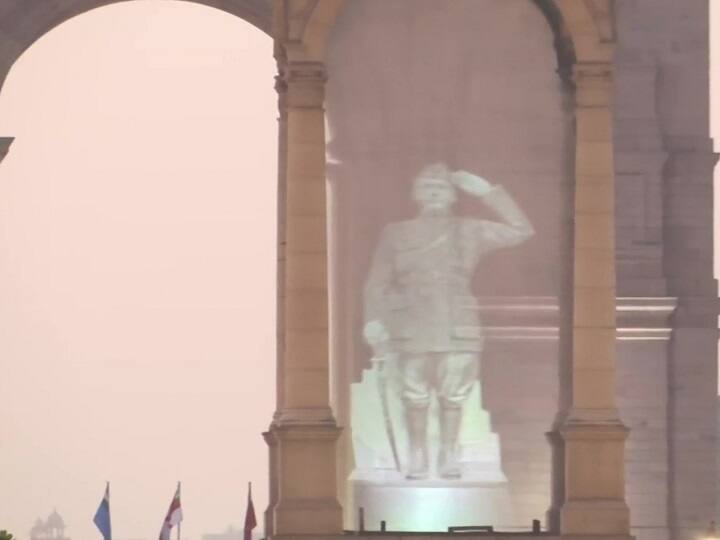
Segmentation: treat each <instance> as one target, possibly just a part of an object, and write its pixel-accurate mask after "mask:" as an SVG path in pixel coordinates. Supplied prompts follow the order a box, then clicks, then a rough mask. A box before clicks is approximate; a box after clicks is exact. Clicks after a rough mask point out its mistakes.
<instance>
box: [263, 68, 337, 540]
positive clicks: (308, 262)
mask: <svg viewBox="0 0 720 540" xmlns="http://www.w3.org/2000/svg"><path fill="white" fill-rule="evenodd" d="M325 80H326V75H325V68H324V65H323V64H322V63H319V62H285V63H283V65H282V67H281V73H280V77H279V83H280V84H279V87H280V92H281V99H280V104H281V108H282V109H284V110H282V111H281V126H280V127H281V139H283V140H281V144H280V149H281V151H282V152H283V155H282V156H281V157H280V160H279V163H280V166H281V168H283V169H284V170H283V171H281V172H280V174H279V178H280V183H281V184H284V186H283V185H281V186H280V189H279V192H280V193H281V198H282V194H283V193H284V201H280V204H279V209H278V211H279V213H280V214H281V215H280V216H279V218H278V228H279V231H278V237H279V257H278V258H279V268H278V276H279V279H280V281H281V282H280V283H279V287H278V289H279V290H278V295H279V305H280V307H279V309H278V338H279V339H278V394H277V395H278V402H277V410H276V413H275V417H274V419H273V423H272V425H271V426H270V430H269V432H268V433H267V434H266V438H267V439H269V442H270V448H271V459H272V461H273V463H272V464H271V467H274V473H275V474H274V478H273V479H272V482H273V483H274V485H271V492H272V493H273V494H274V496H275V500H274V507H273V508H272V511H271V512H270V521H271V526H270V530H271V531H272V534H273V535H283V534H333V533H341V532H342V508H341V506H340V504H339V502H338V498H337V482H336V478H337V475H336V441H337V438H338V436H339V435H340V429H339V428H338V427H337V425H336V422H335V418H334V417H333V413H332V410H331V408H330V401H329V400H330V396H329V387H330V385H329V354H328V345H329V343H328V280H327V266H328V261H327V230H326V221H327V219H326V213H327V209H326V202H325V201H326V195H325V191H326V189H325V111H324V109H323V102H324V90H325ZM283 203H284V204H283Z"/></svg>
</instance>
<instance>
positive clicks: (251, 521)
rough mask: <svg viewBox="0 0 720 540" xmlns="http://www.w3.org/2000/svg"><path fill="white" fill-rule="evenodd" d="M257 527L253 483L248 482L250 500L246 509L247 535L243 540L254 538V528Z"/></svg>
mask: <svg viewBox="0 0 720 540" xmlns="http://www.w3.org/2000/svg"><path fill="white" fill-rule="evenodd" d="M255 527H257V520H256V519H255V507H254V506H253V502H252V484H248V501H247V508H246V509H245V535H244V537H243V540H252V530H253V529H254V528H255Z"/></svg>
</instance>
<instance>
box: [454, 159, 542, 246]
mask: <svg viewBox="0 0 720 540" xmlns="http://www.w3.org/2000/svg"><path fill="white" fill-rule="evenodd" d="M450 181H451V182H452V184H453V185H454V186H456V187H457V188H458V189H461V190H462V191H464V192H466V193H468V194H470V195H474V196H476V197H478V198H480V199H481V200H482V202H483V203H485V204H486V205H487V206H489V207H490V208H492V209H493V210H494V211H495V213H496V214H497V216H498V217H499V218H500V221H488V220H482V221H478V222H477V227H476V229H477V231H476V233H477V240H478V241H479V242H480V246H479V247H480V249H481V251H483V252H487V251H491V250H493V249H497V248H502V247H510V246H516V245H518V244H521V243H522V242H524V241H525V240H527V239H528V238H530V237H531V236H532V235H533V234H535V230H534V229H533V226H532V224H531V223H530V220H529V219H528V218H527V216H526V215H525V213H524V212H523V211H522V209H521V208H520V207H519V206H518V205H517V203H516V202H515V201H514V200H513V198H512V197H511V196H510V195H509V194H508V192H507V191H505V189H504V188H503V187H502V186H499V185H495V186H493V185H492V184H490V182H488V181H487V180H486V179H484V178H482V177H480V176H476V175H474V174H472V173H469V172H467V171H456V172H454V173H452V175H451V176H450Z"/></svg>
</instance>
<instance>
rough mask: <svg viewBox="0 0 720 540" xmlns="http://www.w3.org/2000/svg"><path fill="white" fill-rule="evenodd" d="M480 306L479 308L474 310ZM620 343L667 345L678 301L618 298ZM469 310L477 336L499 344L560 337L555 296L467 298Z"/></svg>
mask: <svg viewBox="0 0 720 540" xmlns="http://www.w3.org/2000/svg"><path fill="white" fill-rule="evenodd" d="M478 304H479V307H475V306H477V305H478ZM615 305H616V320H617V340H618V341H667V340H669V339H670V337H671V334H672V330H673V327H674V325H673V323H672V321H673V319H672V315H673V313H674V312H675V310H676V308H677V305H678V300H677V298H675V297H618V298H617V299H616V304H615ZM467 306H468V307H467V309H478V312H479V316H480V320H481V321H482V330H481V329H479V328H478V329H477V331H478V335H479V334H480V332H482V335H483V336H484V337H485V338H487V339H488V340H499V341H517V340H530V341H548V340H549V341H554V340H557V339H559V336H560V321H561V313H560V310H561V308H560V305H559V302H558V299H557V298H556V297H552V296H526V297H513V298H509V297H480V298H478V299H477V304H476V303H475V299H474V298H472V297H468V301H467Z"/></svg>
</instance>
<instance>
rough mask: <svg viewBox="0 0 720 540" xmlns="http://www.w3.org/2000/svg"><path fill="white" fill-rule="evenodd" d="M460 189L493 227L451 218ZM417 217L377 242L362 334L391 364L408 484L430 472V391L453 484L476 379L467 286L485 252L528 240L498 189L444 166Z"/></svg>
mask: <svg viewBox="0 0 720 540" xmlns="http://www.w3.org/2000/svg"><path fill="white" fill-rule="evenodd" d="M458 189H459V190H461V191H463V192H465V193H467V194H469V195H472V196H474V197H477V198H478V199H479V200H480V201H482V202H483V203H484V204H486V205H487V206H489V207H490V208H492V209H493V210H494V212H495V213H496V214H497V216H498V220H497V221H489V220H481V219H474V218H470V217H460V216H456V215H454V214H453V205H454V203H455V202H456V200H457V196H458ZM413 197H414V199H415V201H416V202H417V203H418V206H419V209H420V211H419V214H418V215H417V217H415V218H413V219H410V220H408V221H401V222H397V223H390V224H389V225H387V226H386V227H385V229H384V230H383V232H382V235H381V237H380V241H379V243H378V246H377V249H376V252H375V256H374V258H373V262H372V267H371V270H370V274H369V276H368V279H367V283H366V287H365V327H364V335H365V339H366V340H367V341H368V343H369V344H370V346H371V347H372V348H373V350H374V351H375V357H376V359H380V360H381V361H382V359H388V358H397V360H398V362H399V369H400V374H401V378H402V401H403V404H404V409H405V417H406V425H407V431H408V441H409V456H408V458H407V459H408V461H407V467H406V477H407V478H408V479H424V478H427V476H428V471H429V455H428V441H427V424H428V407H429V405H430V392H431V390H432V389H434V390H435V393H436V395H437V398H438V401H439V405H440V419H439V421H440V450H439V453H438V457H437V459H438V468H437V470H438V473H439V474H440V476H442V477H443V478H460V476H461V474H462V473H461V469H460V461H459V458H460V456H459V455H458V453H459V452H458V434H459V430H460V423H461V420H462V411H463V409H462V407H463V403H464V402H465V400H466V399H467V397H468V395H469V393H470V390H471V388H472V385H473V383H474V381H475V380H476V379H477V372H478V365H479V356H480V354H481V352H482V349H483V336H482V325H481V322H480V320H479V318H478V313H477V311H478V310H477V300H476V299H475V298H474V296H473V294H472V291H471V282H472V278H473V275H474V273H475V270H476V267H477V265H478V262H479V261H480V259H481V258H482V256H483V255H484V254H486V253H488V252H490V251H493V250H495V249H498V248H505V247H510V246H516V245H518V244H520V243H522V242H524V241H525V240H527V239H528V238H529V237H530V236H532V235H533V232H534V231H533V228H532V225H531V224H530V222H529V221H528V219H527V217H526V216H525V214H524V213H523V212H522V210H520V208H519V207H518V206H517V204H516V203H515V201H514V200H513V199H512V198H511V197H510V195H508V193H507V192H506V191H505V190H504V189H503V188H502V187H501V186H493V185H491V184H490V183H489V182H488V181H487V180H485V179H484V178H481V177H479V176H476V175H474V174H471V173H469V172H466V171H454V172H452V171H450V170H449V169H448V168H447V166H445V165H444V164H434V165H430V166H428V167H426V168H425V169H423V170H422V171H421V172H420V174H419V176H418V177H417V178H416V180H415V182H414V185H413Z"/></svg>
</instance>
